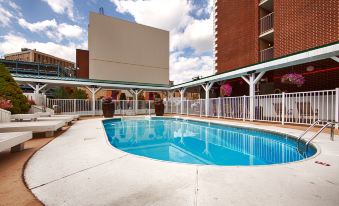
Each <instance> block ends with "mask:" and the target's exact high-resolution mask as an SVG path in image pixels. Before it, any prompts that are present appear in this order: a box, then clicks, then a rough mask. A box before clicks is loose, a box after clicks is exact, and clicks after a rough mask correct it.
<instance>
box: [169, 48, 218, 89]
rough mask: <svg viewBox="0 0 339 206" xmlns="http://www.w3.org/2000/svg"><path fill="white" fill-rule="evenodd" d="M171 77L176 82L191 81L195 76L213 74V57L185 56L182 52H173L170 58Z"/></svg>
mask: <svg viewBox="0 0 339 206" xmlns="http://www.w3.org/2000/svg"><path fill="white" fill-rule="evenodd" d="M170 64H171V70H170V79H173V80H175V83H176V84H178V83H182V82H186V81H191V80H192V78H193V77H197V76H208V75H212V74H213V72H214V71H213V69H212V68H213V57H211V56H198V57H184V56H182V54H181V52H175V53H172V55H171V58H170Z"/></svg>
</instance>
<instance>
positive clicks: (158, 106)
mask: <svg viewBox="0 0 339 206" xmlns="http://www.w3.org/2000/svg"><path fill="white" fill-rule="evenodd" d="M154 109H155V115H156V116H164V113H165V105H164V103H163V101H162V99H161V98H160V95H159V94H156V95H155V100H154Z"/></svg>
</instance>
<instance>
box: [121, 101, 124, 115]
mask: <svg viewBox="0 0 339 206" xmlns="http://www.w3.org/2000/svg"><path fill="white" fill-rule="evenodd" d="M124 101H125V100H122V112H121V114H122V116H125V104H124Z"/></svg>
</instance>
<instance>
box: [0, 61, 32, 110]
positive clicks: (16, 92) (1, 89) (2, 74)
mask: <svg viewBox="0 0 339 206" xmlns="http://www.w3.org/2000/svg"><path fill="white" fill-rule="evenodd" d="M0 96H2V97H3V98H5V99H8V100H10V101H11V103H12V105H13V107H12V108H10V109H8V110H9V111H10V112H11V113H12V114H20V113H27V112H28V110H29V108H30V105H29V104H28V100H27V97H26V96H25V95H23V93H22V90H21V89H20V87H19V85H18V84H17V83H16V82H15V80H14V79H13V77H12V75H11V74H10V73H9V71H8V70H7V69H6V68H5V66H4V65H3V64H0Z"/></svg>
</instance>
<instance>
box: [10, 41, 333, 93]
mask: <svg viewBox="0 0 339 206" xmlns="http://www.w3.org/2000/svg"><path fill="white" fill-rule="evenodd" d="M335 56H339V41H338V42H335V43H332V44H327V45H324V46H321V47H316V48H312V49H309V50H304V51H301V52H298V53H294V54H291V55H288V56H283V57H279V58H275V59H272V60H269V61H266V62H260V63H257V64H253V65H248V66H245V67H241V68H238V69H235V70H231V71H227V72H224V73H221V74H215V75H212V76H208V77H204V78H201V79H198V80H194V81H189V82H185V83H182V84H178V85H174V86H170V85H163V84H146V83H136V82H120V81H107V80H96V79H79V78H69V77H51V76H35V75H23V74H12V75H13V77H14V79H15V80H16V81H17V82H36V83H46V84H52V85H53V84H54V85H69V86H71V85H73V86H96V87H102V88H111V89H131V88H134V89H145V90H175V89H180V88H184V87H193V86H197V85H202V84H204V83H206V82H217V81H223V80H227V79H233V78H238V77H241V76H244V75H248V74H251V73H253V72H255V73H259V72H266V71H270V70H275V69H281V68H285V67H289V66H294V65H299V64H303V63H307V62H313V61H318V60H322V59H327V58H331V57H335Z"/></svg>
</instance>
